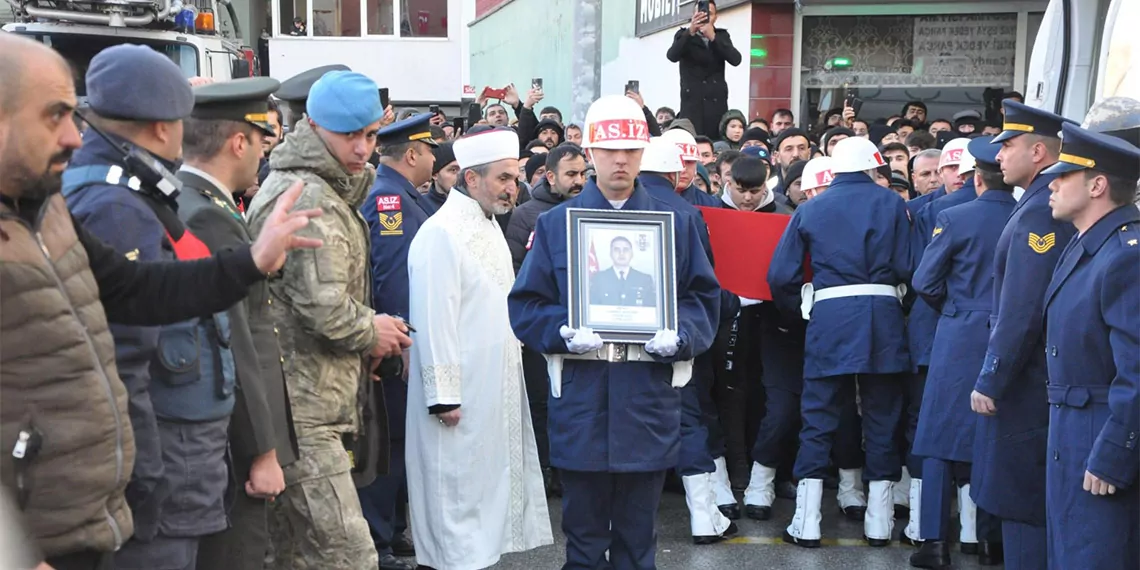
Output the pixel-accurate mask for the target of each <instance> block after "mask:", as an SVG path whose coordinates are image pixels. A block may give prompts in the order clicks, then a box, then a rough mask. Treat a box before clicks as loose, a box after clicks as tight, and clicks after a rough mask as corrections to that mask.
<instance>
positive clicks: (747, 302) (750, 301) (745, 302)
mask: <svg viewBox="0 0 1140 570" xmlns="http://www.w3.org/2000/svg"><path fill="white" fill-rule="evenodd" d="M763 302H764V301H760V300H758V299H749V298H748V297H740V306H741V307H751V306H752V305H759V304H760V303H763Z"/></svg>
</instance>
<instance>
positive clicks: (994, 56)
mask: <svg viewBox="0 0 1140 570" xmlns="http://www.w3.org/2000/svg"><path fill="white" fill-rule="evenodd" d="M1016 44H1017V15H1016V14H975V15H968V14H948V15H941V16H918V17H916V18H915V21H914V74H915V75H920V76H924V77H926V78H929V79H933V78H938V79H939V80H941V81H942V82H947V81H952V80H954V79H961V80H963V84H970V85H973V84H979V85H980V84H986V85H988V84H990V83H993V84H997V85H1006V84H1011V82H1012V79H1013V68H1014V60H1015V58H1016V51H1017V46H1016Z"/></svg>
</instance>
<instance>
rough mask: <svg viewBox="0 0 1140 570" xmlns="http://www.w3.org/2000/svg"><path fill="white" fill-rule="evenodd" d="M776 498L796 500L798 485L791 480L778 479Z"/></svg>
mask: <svg viewBox="0 0 1140 570" xmlns="http://www.w3.org/2000/svg"><path fill="white" fill-rule="evenodd" d="M776 498H778V499H788V500H789V501H794V500H796V485H795V483H792V482H791V481H776Z"/></svg>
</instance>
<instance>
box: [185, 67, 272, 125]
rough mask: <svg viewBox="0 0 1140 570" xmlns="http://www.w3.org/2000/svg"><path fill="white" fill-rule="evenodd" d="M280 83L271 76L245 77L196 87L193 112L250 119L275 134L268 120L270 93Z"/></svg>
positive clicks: (197, 116)
mask: <svg viewBox="0 0 1140 570" xmlns="http://www.w3.org/2000/svg"><path fill="white" fill-rule="evenodd" d="M280 86H281V83H280V82H278V81H277V80H276V79H273V78H270V77H246V78H243V79H235V80H233V81H222V82H219V83H210V84H208V85H202V86H199V87H195V88H194V112H193V113H191V115H190V116H191V117H193V118H195V119H202V120H214V121H220V120H224V121H238V122H243V121H244V122H246V123H249V124H251V125H253V126H255V127H257V128H259V129H261V130H262V131H265V133H266V134H270V135H272V134H275V133H276V131H275V130H274V128H273V124H271V123H270V122H269V96H270V95H271V94H272V93H273V92H274V91H277V88H278V87H280Z"/></svg>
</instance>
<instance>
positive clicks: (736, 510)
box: [716, 504, 740, 521]
mask: <svg viewBox="0 0 1140 570" xmlns="http://www.w3.org/2000/svg"><path fill="white" fill-rule="evenodd" d="M716 508H717V509H718V510H720V514H722V515H724V516H725V518H727V519H728V520H730V521H738V520H740V505H736V504H732V505H717V506H716Z"/></svg>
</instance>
